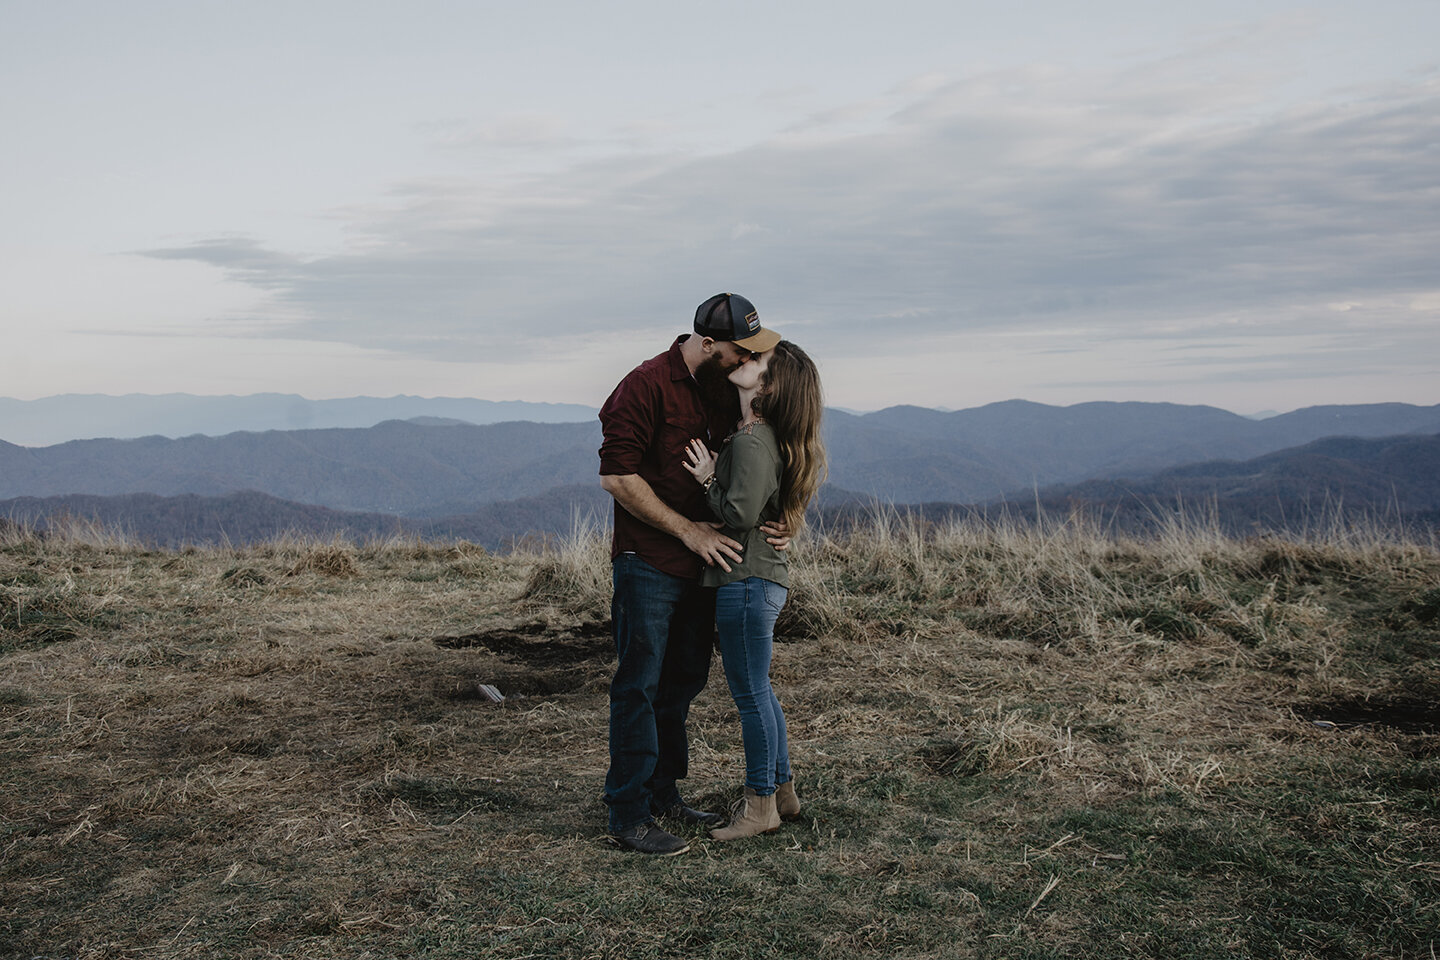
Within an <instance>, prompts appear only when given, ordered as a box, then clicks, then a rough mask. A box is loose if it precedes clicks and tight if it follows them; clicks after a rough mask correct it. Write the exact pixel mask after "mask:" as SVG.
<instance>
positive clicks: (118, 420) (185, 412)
mask: <svg viewBox="0 0 1440 960" xmlns="http://www.w3.org/2000/svg"><path fill="white" fill-rule="evenodd" d="M595 412H596V411H595V410H594V408H592V407H586V406H582V405H580V404H575V403H525V402H523V401H519V400H503V401H495V400H472V399H467V398H463V397H409V396H397V397H347V398H345V399H342V400H307V399H305V398H304V397H301V396H296V395H295V394H287V393H255V394H250V395H248V396H218V397H215V396H212V397H202V396H195V395H193V394H188V393H167V394H160V395H152V394H128V395H126V396H122V397H110V396H105V395H102V394H74V393H70V394H62V395H60V396H54V397H44V398H42V399H39V400H12V399H10V398H9V397H0V439H3V440H8V441H9V442H10V443H15V444H19V445H20V446H25V447H47V446H52V445H54V444H57V443H64V442H65V441H67V440H88V439H95V438H99V437H110V438H121V439H125V438H133V437H151V436H160V437H171V438H178V437H189V436H193V435H195V434H197V433H199V434H204V435H206V436H210V437H218V436H224V435H225V434H227V433H234V432H236V431H237V430H250V431H256V432H262V431H266V430H309V429H324V428H328V427H373V426H375V424H377V423H383V422H384V421H386V420H411V419H416V418H434V419H437V420H442V421H445V420H448V421H460V422H464V423H472V424H485V423H503V422H505V421H508V420H530V421H534V422H536V423H577V422H581V421H590V420H593V419H595Z"/></svg>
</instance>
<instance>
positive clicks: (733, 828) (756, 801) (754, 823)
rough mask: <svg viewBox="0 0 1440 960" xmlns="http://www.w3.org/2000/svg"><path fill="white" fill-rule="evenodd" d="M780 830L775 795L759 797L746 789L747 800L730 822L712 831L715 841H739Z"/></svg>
mask: <svg viewBox="0 0 1440 960" xmlns="http://www.w3.org/2000/svg"><path fill="white" fill-rule="evenodd" d="M779 829H780V814H778V813H776V812H775V795H774V794H773V793H772V794H771V795H770V796H768V797H757V796H756V795H755V791H754V790H751V789H750V788H749V787H746V788H745V799H744V800H743V801H741V804H740V809H739V810H738V811H737V812H736V814H735V816H734V817H732V818H731V819H730V822H729V823H728V824H726V825H725V826H723V827H717V828H716V829H714V830H711V831H710V836H711V838H712V839H715V840H739V839H740V838H741V837H753V836H755V835H756V834H760V833H774V832H775V831H776V830H779Z"/></svg>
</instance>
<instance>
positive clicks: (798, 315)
mask: <svg viewBox="0 0 1440 960" xmlns="http://www.w3.org/2000/svg"><path fill="white" fill-rule="evenodd" d="M1182 7H1183V8H1184V9H1181V8H1182ZM0 22H3V23H4V29H3V31H0V337H3V342H4V343H5V344H6V345H7V350H6V353H7V355H8V362H7V363H6V364H5V373H4V381H3V383H0V395H4V396H10V397H16V398H19V399H36V398H40V397H45V396H52V395H55V394H64V393H100V394H124V393H146V394H160V393H174V392H184V393H195V394H207V395H214V394H249V393H260V392H281V393H297V394H300V395H302V396H306V397H310V398H313V399H323V398H335V397H346V396H356V395H366V396H392V395H395V394H411V395H418V396H465V397H478V398H482V399H490V400H531V401H551V402H566V403H584V404H588V405H591V406H598V405H599V404H600V403H601V402H602V401H603V400H604V398H605V396H606V395H607V394H608V393H609V391H610V389H611V388H612V387H613V386H614V384H615V382H616V381H618V380H619V378H620V377H622V376H623V375H624V374H625V372H626V371H627V370H629V369H630V368H631V367H633V366H634V365H635V364H637V363H639V362H640V361H642V360H644V359H646V358H648V357H650V356H653V355H655V354H657V353H659V352H661V351H662V350H664V349H665V348H666V347H668V345H669V344H670V342H671V341H672V340H673V338H674V337H675V336H676V335H678V334H681V333H684V332H688V330H689V329H690V323H691V320H692V318H693V315H694V310H695V307H696V305H698V304H699V303H700V302H701V301H702V300H704V299H706V298H707V297H709V296H710V295H711V294H713V293H717V292H720V291H733V292H736V293H741V294H743V295H745V296H746V297H747V298H749V299H750V300H752V301H753V302H754V303H755V305H756V306H757V308H758V309H759V312H760V316H761V320H762V322H763V323H765V324H766V325H767V326H772V327H774V328H775V329H777V330H779V331H780V332H781V333H782V334H784V335H785V336H786V337H787V338H789V339H792V340H794V341H795V342H797V343H799V344H801V345H802V346H803V347H805V348H806V350H807V351H808V352H809V353H810V354H811V355H812V356H813V357H815V359H816V361H817V363H818V364H819V366H820V369H821V373H822V376H823V378H824V383H825V389H826V394H827V400H828V402H829V403H831V404H832V405H835V406H840V407H844V408H848V409H852V410H874V409H880V408H882V407H886V406H891V405H894V404H901V403H908V404H917V405H921V406H930V407H940V408H946V409H959V408H965V407H973V406H979V405H982V404H986V403H990V402H995V401H1001V400H1008V399H1014V398H1022V399H1028V400H1033V401H1037V402H1042V403H1051V404H1061V405H1068V404H1074V403H1081V402H1087V401H1095V400H1117V401H1118V400H1143V401H1164V402H1173V403H1185V404H1210V405H1213V406H1218V407H1222V408H1225V409H1229V410H1233V411H1235V412H1238V413H1254V412H1259V411H1263V410H1274V411H1286V410H1292V409H1296V408H1300V407H1305V406H1310V405H1314V404H1324V403H1370V402H1390V401H1398V402H1406V403H1416V404H1427V405H1428V404H1434V403H1440V45H1437V44H1436V43H1435V38H1436V37H1440V3H1435V2H1434V0H1375V2H1371V3H1368V4H1363V5H1362V4H1357V3H1354V2H1353V0H1324V2H1271V0H1243V2H1237V0H1210V2H1207V3H1205V4H1184V5H1181V4H1162V3H1155V2H1153V0H1091V2H1087V3H1084V4H1078V3H1074V2H1070V0H1011V2H1008V3H1005V4H1000V3H978V2H957V0H946V2H929V0H887V2H883V3H880V2H873V3H872V2H863V3H861V2H846V0H826V2H823V3H822V2H809V0H805V2H785V0H769V2H765V3H760V2H749V0H732V2H727V3H724V4H720V3H714V2H686V0H668V2H658V0H657V2H642V0H611V2H606V3H593V2H571V0H531V2H528V3H524V4H520V3H514V2H505V3H498V2H495V3H491V2H483V0H472V2H437V0H406V2H404V3H399V2H394V3H389V2H374V0H344V2H308V0H287V2H269V0H247V2H246V3H229V2H214V0H184V2H169V3H162V2H153V0H128V2H126V3H124V4H116V3H110V2H80V0H73V2H72V0H48V2H41V0H0Z"/></svg>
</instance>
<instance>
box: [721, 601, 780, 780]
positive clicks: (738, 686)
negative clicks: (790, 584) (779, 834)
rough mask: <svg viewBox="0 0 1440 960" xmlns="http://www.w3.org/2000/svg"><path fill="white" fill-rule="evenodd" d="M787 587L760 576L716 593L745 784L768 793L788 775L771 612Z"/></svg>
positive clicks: (777, 607)
mask: <svg viewBox="0 0 1440 960" xmlns="http://www.w3.org/2000/svg"><path fill="white" fill-rule="evenodd" d="M788 593H789V591H787V590H786V589H785V588H784V587H782V586H780V584H778V583H774V582H773V581H770V580H764V579H761V578H760V577H747V578H745V579H744V580H737V581H735V582H734V583H727V584H724V585H723V586H721V587H720V588H719V590H717V591H716V594H715V627H716V630H717V631H718V633H719V646H720V657H721V661H722V662H723V663H724V665H725V680H726V682H727V683H728V684H729V685H730V695H731V696H732V697H734V698H735V706H736V707H737V708H739V710H740V735H741V738H742V739H743V741H744V744H745V786H747V787H749V788H750V789H751V790H754V791H755V793H756V794H757V795H758V796H762V797H768V796H769V795H770V794H772V793H774V792H775V787H776V785H777V784H781V783H785V782H786V781H787V780H789V779H790V750H789V747H788V745H787V743H786V737H785V714H784V712H783V711H782V710H781V709H780V701H779V700H777V699H776V698H775V691H774V690H773V689H772V688H771V686H770V655H771V651H772V648H773V645H774V642H775V618H776V617H778V616H779V615H780V608H781V607H783V606H785V597H786V595H787V594H788Z"/></svg>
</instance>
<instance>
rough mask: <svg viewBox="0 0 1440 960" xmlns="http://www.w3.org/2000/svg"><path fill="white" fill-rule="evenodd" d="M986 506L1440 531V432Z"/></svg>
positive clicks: (1139, 522) (1101, 483)
mask: <svg viewBox="0 0 1440 960" xmlns="http://www.w3.org/2000/svg"><path fill="white" fill-rule="evenodd" d="M933 509H934V508H932V510H933ZM985 509H987V510H989V511H996V510H997V509H998V510H1004V511H1005V512H1007V513H1009V514H1011V515H1012V516H1019V517H1024V518H1033V517H1034V516H1035V515H1036V513H1037V512H1043V513H1045V514H1047V515H1049V516H1050V517H1065V516H1068V515H1070V514H1071V513H1073V512H1075V511H1080V512H1083V513H1085V514H1087V515H1088V516H1090V517H1092V518H1094V519H1096V520H1100V521H1103V522H1105V523H1107V524H1109V525H1112V526H1114V527H1118V528H1119V529H1123V530H1130V531H1139V530H1145V529H1152V528H1154V527H1155V526H1156V525H1157V524H1163V523H1165V522H1166V521H1168V520H1169V519H1170V518H1173V517H1175V516H1176V515H1177V514H1179V513H1183V514H1186V515H1188V516H1190V517H1192V518H1206V519H1213V520H1214V521H1216V522H1217V523H1218V524H1219V525H1220V527H1221V528H1222V529H1224V530H1226V531H1228V532H1230V533H1245V532H1249V531H1255V530H1289V531H1293V532H1301V531H1316V530H1324V529H1326V528H1327V527H1328V526H1329V525H1330V524H1332V523H1334V522H1335V521H1337V520H1338V521H1344V522H1355V521H1362V522H1363V521H1369V522H1378V523H1381V524H1384V525H1387V526H1392V527H1397V526H1398V527H1407V528H1410V529H1414V530H1424V529H1428V530H1440V435H1432V436H1398V437H1382V438H1378V439H1360V438H1355V437H1332V438H1328V439H1325V440H1317V441H1315V442H1313V443H1307V444H1304V445H1303V446H1299V447H1292V448H1290V449H1288V450H1281V451H1279V452H1277V453H1271V454H1266V455H1265V456H1262V457H1255V458H1253V459H1250V460H1244V461H1235V460H1212V461H1207V462H1204V463H1193V464H1187V465H1185V466H1181V467H1173V468H1170V469H1168V470H1162V471H1160V472H1158V473H1155V474H1153V475H1151V476H1148V477H1136V478H1128V479H1108V480H1087V481H1085V482H1083V483H1078V484H1068V485H1061V486H1054V487H1046V488H1042V489H1040V490H1039V491H1036V492H1031V493H1028V494H1027V493H1019V494H1017V495H1014V496H1012V497H1010V498H1007V499H1006V500H1003V501H997V502H994V503H990V504H987V505H985ZM927 512H928V511H927Z"/></svg>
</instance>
